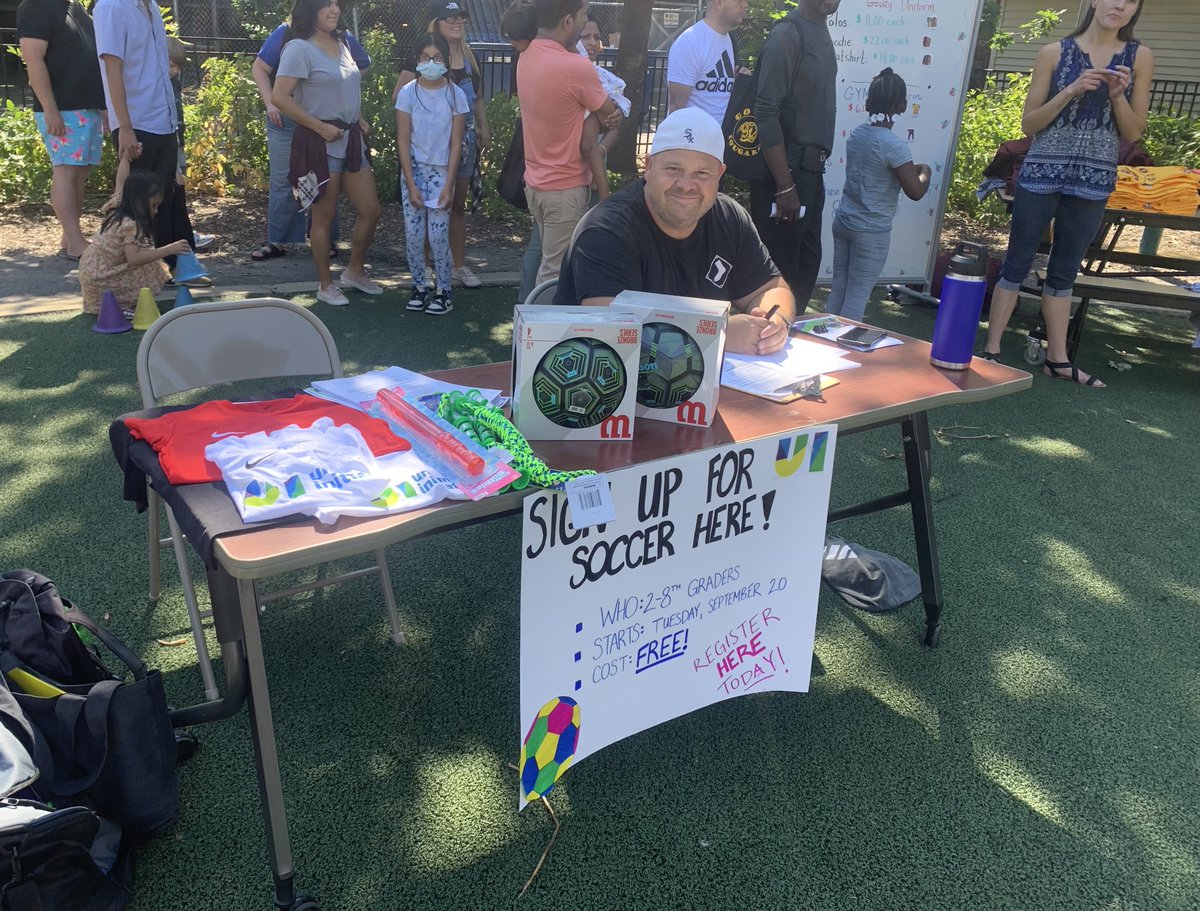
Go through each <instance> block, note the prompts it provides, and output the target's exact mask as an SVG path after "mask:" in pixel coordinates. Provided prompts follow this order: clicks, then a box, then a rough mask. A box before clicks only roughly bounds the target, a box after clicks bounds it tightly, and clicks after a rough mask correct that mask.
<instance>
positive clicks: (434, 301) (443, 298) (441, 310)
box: [425, 291, 454, 316]
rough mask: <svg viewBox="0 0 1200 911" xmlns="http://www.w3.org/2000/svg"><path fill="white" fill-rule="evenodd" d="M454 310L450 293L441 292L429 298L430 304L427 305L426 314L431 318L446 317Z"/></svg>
mask: <svg viewBox="0 0 1200 911" xmlns="http://www.w3.org/2000/svg"><path fill="white" fill-rule="evenodd" d="M453 309H454V304H453V303H451V301H450V292H448V291H439V292H438V293H437V294H435V295H433V296H432V297H431V298H429V302H428V303H427V304H426V305H425V312H426V313H428V314H429V315H430V316H445V315H446V314H447V313H449V312H450V311H451V310H453Z"/></svg>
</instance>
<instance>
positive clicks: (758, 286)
mask: <svg viewBox="0 0 1200 911" xmlns="http://www.w3.org/2000/svg"><path fill="white" fill-rule="evenodd" d="M724 148H725V137H724V136H723V135H722V133H721V128H720V126H718V125H717V123H716V121H714V120H713V119H712V117H710V116H709V115H708V114H705V113H704V112H703V111H701V110H699V109H698V108H683V109H681V110H678V111H675V112H673V113H672V114H670V115H668V116H667V117H666V119H664V120H663V122H662V123H661V124H659V127H658V131H657V132H656V133H655V135H654V142H653V144H652V145H651V147H650V157H649V159H648V160H647V162H646V176H645V178H644V179H643V180H638V181H635V182H634V183H632V184H630V185H629V186H627V187H625V188H624V189H622V190H620V191H619V192H617V193H614V194H613V195H612V196H610V197H609V198H608V199H606V200H605V201H604V202H602V203H601V204H600V205H599V206H597V207H596V208H595V209H593V210H592V211H591V212H589V213H588V214H587V215H585V216H584V219H583V220H582V221H581V222H580V226H579V230H578V232H577V234H576V237H575V239H574V243H573V245H572V247H571V249H570V252H569V253H568V255H567V258H566V259H565V260H564V261H563V265H562V271H561V272H560V274H559V283H558V292H557V294H556V296H555V303H557V304H584V305H587V306H603V305H607V304H608V303H609V302H610V301H611V300H612V299H613V298H614V297H616V296H617V295H618V294H620V293H621V292H622V291H650V292H653V293H657V294H676V295H680V296H683V297H702V298H707V299H709V300H721V301H729V302H730V303H731V304H732V305H733V306H732V313H731V314H730V318H729V329H728V334H727V336H726V342H725V344H726V348H727V349H728V350H729V351H735V352H738V353H742V354H770V353H772V352H774V351H778V350H779V349H780V348H782V347H783V346H784V344H785V343H786V342H787V337H788V328H789V327H790V325H791V322H792V316H793V314H794V312H795V300H794V299H793V297H792V293H791V291H790V290H789V289H788V286H787V283H786V282H785V281H784V280H783V279H782V278H781V277H780V275H779V270H778V269H777V268H775V264H774V263H773V262H771V257H770V255H769V254H768V253H767V250H766V248H765V247H764V246H763V245H762V242H761V241H760V240H759V239H758V232H757V231H755V230H754V225H753V223H752V222H751V221H750V216H749V215H748V214H746V210H745V209H743V208H742V207H741V206H739V205H738V204H737V203H736V202H734V201H733V200H732V199H730V198H729V197H728V196H724V195H722V194H720V193H718V192H717V183H718V181H719V180H720V179H721V174H722V173H724V171H725V165H724V164H722V162H721V156H722V155H723V153H724ZM772 311H773V312H772ZM768 314H769V316H768Z"/></svg>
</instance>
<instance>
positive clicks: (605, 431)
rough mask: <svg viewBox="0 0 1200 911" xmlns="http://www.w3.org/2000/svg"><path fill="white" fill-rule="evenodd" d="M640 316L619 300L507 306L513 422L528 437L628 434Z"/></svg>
mask: <svg viewBox="0 0 1200 911" xmlns="http://www.w3.org/2000/svg"><path fill="white" fill-rule="evenodd" d="M640 347H641V322H640V320H639V319H638V317H637V316H635V315H634V314H632V313H630V312H629V311H627V310H622V309H621V308H619V307H558V306H553V305H550V306H538V305H524V304H522V305H519V306H518V307H517V308H516V309H515V310H514V311H513V387H512V388H513V399H512V413H513V423H514V424H515V425H516V426H517V429H518V430H519V431H521V433H522V434H524V435H525V438H526V439H530V440H632V439H633V419H634V406H635V397H636V395H637V375H638V352H639V350H640Z"/></svg>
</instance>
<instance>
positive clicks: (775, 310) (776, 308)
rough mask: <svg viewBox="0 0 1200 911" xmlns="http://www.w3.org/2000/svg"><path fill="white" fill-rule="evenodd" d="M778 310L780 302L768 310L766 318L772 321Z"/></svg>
mask: <svg viewBox="0 0 1200 911" xmlns="http://www.w3.org/2000/svg"><path fill="white" fill-rule="evenodd" d="M778 311H779V304H776V305H775V306H773V307H772V308H771V309H770V310H768V311H767V315H766V317H764V318H765V319H766V321H767V322H768V323H769V322H771V317H772V316H774V315H775V314H776V313H777V312H778Z"/></svg>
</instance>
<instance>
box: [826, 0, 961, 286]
mask: <svg viewBox="0 0 1200 911" xmlns="http://www.w3.org/2000/svg"><path fill="white" fill-rule="evenodd" d="M980 7H981V0H844V2H843V3H842V5H841V6H840V7H839V8H838V11H837V13H836V14H835V15H833V16H830V17H829V20H828V22H829V34H830V35H831V36H832V37H833V44H834V48H835V49H836V51H837V56H838V79H837V104H838V109H837V110H838V114H837V130H836V132H835V134H834V140H833V154H832V156H830V159H829V161H828V162H826V166H825V196H826V199H825V216H824V232H823V234H822V239H821V252H822V256H821V274H820V278H819V279H818V280H819V281H822V282H828V281H829V280H830V278H832V276H833V211H834V209H835V208H837V204H838V202H839V200H840V199H841V196H842V187H843V186H845V183H846V137H847V136H849V135H850V133H851V132H853V130H854V128H855V127H857V126H859V125H860V124H863V123H866V122H867V112H866V109H865V104H866V100H867V90H868V89H869V88H870V87H871V80H872V79H874V78H875V77H876V76H877V75H879V73H880V71H881V70H882V69H883V68H884V67H891V68H892V70H893V71H895V72H897V73H899V74H900V75H901V76H902V77H903V79H904V82H905V84H907V86H908V110H907V111H905V112H904V113H903V114H901V115H900V116H899V117H897V118H896V124H895V126H894V127H893V128H892V132H893V133H895V134H896V135H897V136H899V137H900V138H901V139H903V140H904V141H905V142H907V143H908V144H909V145H911V146H912V155H913V161H918V162H922V161H923V162H925V163H926V164H927V165H929V167H930V168H932V170H933V174H932V175H931V177H930V180H929V192H928V193H926V194H925V198H924V199H922V200H921V201H920V202H914V201H913V200H911V199H909V198H908V197H907V196H905V195H904V194H903V193H901V194H900V207H899V208H898V209H897V211H896V220H895V222H894V225H893V229H892V245H891V248H890V249H889V251H888V258H887V263H886V264H885V265H884V268H883V274H882V275H881V276H880V279H879V280H880V281H881V282H889V281H899V282H912V281H917V282H921V281H926V280H927V279H928V278H929V277H930V275H932V274H933V260H934V258H935V257H936V256H937V253H938V250H937V244H938V229H939V228H940V227H941V223H942V210H943V208H944V206H945V201H946V193H947V192H949V189H950V170H951V168H952V166H953V164H954V155H955V149H956V148H957V145H958V128H959V124H960V123H961V122H962V106H963V95H964V93H965V92H966V85H967V77H968V75H969V70H970V66H971V57H972V55H973V54H974V51H975V31H976V28H977V27H978V23H979V13H980Z"/></svg>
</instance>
